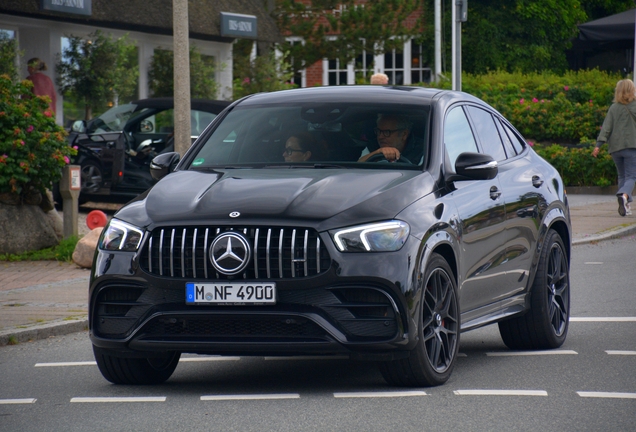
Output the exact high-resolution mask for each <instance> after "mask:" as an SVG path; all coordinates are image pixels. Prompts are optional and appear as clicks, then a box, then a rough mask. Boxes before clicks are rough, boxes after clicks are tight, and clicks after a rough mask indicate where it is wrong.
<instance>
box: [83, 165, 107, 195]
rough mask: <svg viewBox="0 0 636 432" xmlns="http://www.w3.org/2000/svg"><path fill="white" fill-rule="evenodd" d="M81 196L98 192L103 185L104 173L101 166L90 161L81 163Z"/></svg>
mask: <svg viewBox="0 0 636 432" xmlns="http://www.w3.org/2000/svg"><path fill="white" fill-rule="evenodd" d="M81 177H82V190H81V193H82V194H95V193H97V192H99V190H100V189H101V187H102V184H103V183H104V173H103V171H102V167H101V165H100V164H99V163H98V162H96V161H94V160H91V159H88V160H85V161H83V162H82V163H81Z"/></svg>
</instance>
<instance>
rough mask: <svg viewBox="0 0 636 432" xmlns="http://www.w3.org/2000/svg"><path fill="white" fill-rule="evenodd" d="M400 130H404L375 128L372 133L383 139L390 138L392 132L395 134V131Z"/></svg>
mask: <svg viewBox="0 0 636 432" xmlns="http://www.w3.org/2000/svg"><path fill="white" fill-rule="evenodd" d="M401 130H404V128H401V129H378V128H375V129H373V132H375V134H376V135H377V136H380V135H384V136H385V137H390V136H391V134H392V133H393V132H397V131H401Z"/></svg>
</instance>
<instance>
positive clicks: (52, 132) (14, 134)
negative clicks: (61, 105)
mask: <svg viewBox="0 0 636 432" xmlns="http://www.w3.org/2000/svg"><path fill="white" fill-rule="evenodd" d="M32 86H33V83H31V81H27V80H25V81H22V82H17V83H13V82H12V81H11V79H10V78H9V76H8V75H1V76H0V194H4V193H9V194H15V195H18V196H20V197H21V198H22V197H24V196H26V195H27V194H29V193H33V192H34V191H37V192H40V193H44V192H45V191H46V189H47V188H50V187H51V184H52V183H53V182H56V181H58V180H60V178H61V177H62V168H63V167H64V166H65V165H66V164H68V163H69V157H70V156H72V155H75V154H77V151H76V149H73V148H71V147H69V146H68V144H67V142H66V139H65V138H66V131H64V129H63V128H62V127H61V126H58V125H56V124H55V115H54V113H53V112H51V111H50V110H49V98H48V96H33V95H32V92H31V88H32Z"/></svg>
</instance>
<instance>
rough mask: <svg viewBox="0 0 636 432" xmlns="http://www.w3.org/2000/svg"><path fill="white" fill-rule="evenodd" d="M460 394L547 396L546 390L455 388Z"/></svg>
mask: <svg viewBox="0 0 636 432" xmlns="http://www.w3.org/2000/svg"><path fill="white" fill-rule="evenodd" d="M453 393H455V394H456V395H458V396H547V395H548V392H547V391H545V390H455V391H454V392H453Z"/></svg>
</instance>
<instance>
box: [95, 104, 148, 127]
mask: <svg viewBox="0 0 636 432" xmlns="http://www.w3.org/2000/svg"><path fill="white" fill-rule="evenodd" d="M136 108H137V105H135V104H132V103H130V104H125V105H119V106H116V107H113V108H111V109H109V110H108V111H106V112H105V113H103V114H101V115H99V116H97V117H95V118H94V119H92V120H91V121H90V122H89V123H88V126H87V129H86V132H87V133H102V132H121V131H122V130H124V126H126V123H127V122H128V121H130V120H131V119H132V118H135V117H137V116H138V115H140V114H141V113H142V112H144V111H145V109H144V110H140V111H136V112H135V109H136Z"/></svg>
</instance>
